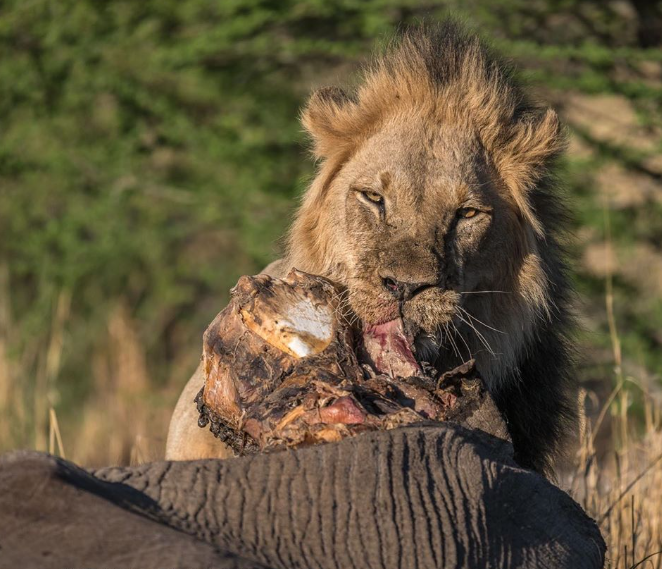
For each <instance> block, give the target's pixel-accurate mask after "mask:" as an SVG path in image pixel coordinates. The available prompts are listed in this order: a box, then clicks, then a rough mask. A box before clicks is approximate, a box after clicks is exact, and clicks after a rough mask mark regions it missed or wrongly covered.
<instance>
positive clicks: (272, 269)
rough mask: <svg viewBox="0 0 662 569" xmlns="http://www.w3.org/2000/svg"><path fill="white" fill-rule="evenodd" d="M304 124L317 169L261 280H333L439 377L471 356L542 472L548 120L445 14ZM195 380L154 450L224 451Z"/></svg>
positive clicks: (565, 310)
mask: <svg viewBox="0 0 662 569" xmlns="http://www.w3.org/2000/svg"><path fill="white" fill-rule="evenodd" d="M301 118H302V123H303V126H304V128H305V129H306V131H307V132H308V134H309V135H310V138H311V140H312V150H313V154H314V156H315V158H316V159H317V160H318V161H319V166H318V170H317V173H316V176H315V177H314V179H313V180H312V183H311V184H310V186H309V188H308V189H307V191H306V192H305V195H304V198H303V201H302V203H301V205H300V207H299V209H298V211H297V213H296V216H295V219H294V222H293V225H292V227H291V230H290V232H289V236H288V240H287V246H286V252H285V255H284V257H283V259H281V260H279V261H277V262H276V263H273V264H272V265H270V266H269V267H268V268H267V269H266V271H265V272H267V273H268V274H270V275H272V276H276V277H279V276H281V277H282V276H284V275H285V274H286V273H287V272H288V270H289V269H290V268H292V267H296V268H297V269H299V270H302V271H306V272H309V273H313V274H318V275H323V276H325V277H327V278H329V279H331V280H332V281H334V282H336V283H338V284H339V285H340V286H342V287H343V291H344V293H345V298H346V300H347V302H346V304H347V306H348V309H349V310H350V311H351V313H352V314H353V315H355V317H356V320H358V321H359V322H360V323H361V325H363V326H378V325H382V324H384V323H388V322H389V321H392V320H394V319H396V318H399V317H401V318H402V319H403V321H404V323H405V325H406V327H407V330H408V331H409V332H410V334H411V335H412V337H414V338H415V340H414V343H413V347H414V350H415V354H416V357H417V359H418V360H419V361H420V362H426V364H427V365H431V366H434V367H435V368H436V369H437V370H438V371H439V372H443V371H446V370H448V369H451V368H453V367H455V366H456V365H457V364H458V363H461V362H462V361H466V360H468V359H470V358H473V359H475V362H476V367H477V369H478V371H479V373H480V374H481V376H482V377H483V379H484V381H485V382H486V385H487V387H488V389H489V391H490V392H491V394H492V396H493V397H494V399H495V401H496V403H497V406H498V407H499V409H500V410H501V412H502V414H503V415H504V417H505V419H506V422H507V424H508V427H509V430H510V432H511V436H512V439H513V444H514V448H515V453H516V459H517V460H518V462H519V463H520V464H521V465H523V466H525V467H528V468H532V469H535V470H537V471H539V472H543V473H546V472H549V471H550V468H551V466H552V464H553V461H554V459H555V457H556V456H557V455H558V453H559V451H560V450H561V448H562V442H563V440H564V438H565V437H564V436H565V434H566V433H567V432H568V429H569V427H570V425H572V423H573V421H574V420H575V419H576V384H575V382H574V381H573V378H572V375H571V362H572V357H571V356H572V353H571V349H570V342H569V339H568V338H569V332H570V330H571V327H572V318H571V307H570V297H571V292H572V291H571V286H570V283H569V278H568V275H567V268H566V260H565V258H566V254H565V252H564V247H563V243H564V242H565V234H566V225H567V220H568V208H567V206H566V205H565V204H564V201H563V199H562V197H561V195H560V190H559V188H558V183H557V181H556V177H555V165H556V163H557V160H558V157H559V156H560V154H561V153H562V152H563V150H564V148H565V146H566V136H565V131H564V128H563V127H562V125H561V123H560V121H559V118H558V116H557V114H556V113H555V112H554V111H553V110H552V109H550V108H545V107H543V106H541V105H538V104H536V103H534V102H532V101H531V100H530V99H529V98H528V97H527V96H526V95H525V93H524V91H523V89H522V88H521V87H520V86H519V85H518V84H517V82H516V81H515V79H514V78H513V73H512V70H511V68H510V67H509V66H508V65H506V64H505V63H503V62H502V61H501V60H500V59H499V58H498V57H497V56H495V55H494V54H493V53H492V52H491V51H490V50H489V49H488V47H486V45H485V44H484V43H483V42H482V40H481V39H480V38H479V37H478V36H477V35H475V34H473V33H470V32H467V31H466V30H465V29H464V28H463V27H462V26H461V25H459V24H458V23H456V22H454V21H446V22H444V23H441V24H437V25H423V26H418V27H414V28H410V29H408V30H405V31H404V32H402V33H401V34H400V36H399V37H398V38H396V39H395V40H394V41H393V42H392V43H391V45H390V46H388V48H387V49H386V51H385V52H384V53H382V54H381V55H379V56H378V57H376V59H375V60H374V61H373V62H372V63H371V64H370V65H369V66H368V67H367V69H366V70H365V72H364V74H363V81H362V83H361V84H360V86H359V87H358V88H357V89H356V90H355V91H354V92H346V91H344V90H342V89H340V88H337V87H327V88H322V89H319V90H317V91H316V92H314V93H313V94H312V96H311V97H310V100H309V101H308V103H307V105H306V106H305V108H304V110H303V111H302V117H301ZM202 383H203V380H202V376H201V373H200V370H198V372H196V374H195V375H194V376H193V378H192V379H191V380H190V382H189V384H188V386H187V387H186V389H185V390H184V393H183V394H182V398H180V402H179V403H178V405H177V409H176V411H175V413H174V416H173V419H172V423H171V427H170V434H169V440H168V451H167V454H168V456H167V457H168V458H171V459H177V458H202V457H207V456H223V455H224V451H222V450H219V442H218V441H217V440H214V439H213V436H212V435H211V434H210V433H208V432H205V431H203V430H202V429H198V428H197V426H196V421H195V416H196V415H195V407H194V405H193V403H192V400H193V398H194V396H195V393H196V392H197V391H198V390H199V388H200V387H201V386H202Z"/></svg>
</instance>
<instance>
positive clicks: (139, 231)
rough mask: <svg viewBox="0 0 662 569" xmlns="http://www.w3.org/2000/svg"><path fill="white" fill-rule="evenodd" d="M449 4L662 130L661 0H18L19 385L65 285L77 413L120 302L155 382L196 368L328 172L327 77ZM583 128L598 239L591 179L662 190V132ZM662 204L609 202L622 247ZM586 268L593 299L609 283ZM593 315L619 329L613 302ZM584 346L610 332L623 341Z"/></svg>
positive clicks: (646, 317) (579, 86)
mask: <svg viewBox="0 0 662 569" xmlns="http://www.w3.org/2000/svg"><path fill="white" fill-rule="evenodd" d="M449 12H450V13H453V14H455V15H458V16H460V17H463V18H464V19H466V20H467V21H468V22H469V24H470V25H472V26H474V27H476V28H477V29H479V30H480V31H482V32H484V34H485V35H486V36H487V37H490V38H492V39H493V41H494V43H495V44H496V46H497V47H498V48H500V49H501V50H502V51H503V52H504V53H505V54H507V55H508V56H510V57H513V58H515V59H516V60H517V61H518V62H519V63H520V64H521V65H522V70H523V71H522V77H523V79H525V80H526V81H527V82H529V83H530V84H532V85H533V86H534V87H536V88H537V89H538V91H539V92H540V93H541V95H542V96H543V97H545V98H548V99H549V100H550V101H552V102H553V103H555V104H557V105H559V106H560V107H562V106H563V104H564V100H565V96H566V94H567V93H568V92H570V91H572V92H577V93H586V94H590V95H594V94H611V95H618V96H622V97H625V98H627V100H628V101H630V102H631V104H632V105H633V108H634V109H635V112H636V116H637V117H638V118H637V120H638V121H639V123H640V125H643V126H644V127H645V128H647V129H649V130H650V132H651V133H652V134H651V136H656V135H655V132H657V131H655V129H656V128H659V127H660V125H661V123H662V118H661V116H662V115H661V114H660V107H661V106H662V81H661V79H662V77H660V76H659V69H660V68H659V62H661V61H662V50H661V49H660V37H659V35H660V30H662V19H661V16H660V14H661V12H662V8H660V4H659V3H657V4H656V3H655V2H641V1H639V2H637V1H634V0H633V1H632V2H601V1H598V0H596V1H593V2H591V1H580V0H548V1H540V0H537V1H536V0H468V1H460V0H430V1H427V2H425V1H424V2H421V1H420V0H371V1H364V0H306V1H293V0H223V1H221V2H209V1H208V0H143V1H141V2H135V1H133V2H132V1H114V0H58V1H55V0H10V1H7V2H3V3H2V5H0V46H1V53H2V57H1V58H0V232H1V234H0V269H2V268H3V267H4V270H5V272H6V273H7V283H8V291H9V292H8V298H9V301H8V303H7V306H8V309H7V310H6V311H5V312H6V314H5V317H4V324H3V323H2V322H0V335H2V333H3V330H2V328H3V326H4V333H5V335H6V336H7V335H8V338H7V345H8V348H7V354H8V355H7V358H9V360H12V361H20V362H21V365H22V368H21V370H22V372H21V373H22V375H21V377H20V380H21V382H22V389H24V390H26V392H29V391H30V390H34V389H36V388H37V386H36V385H35V384H34V381H35V380H34V379H33V378H34V377H36V376H37V375H38V374H37V373H36V372H37V371H38V369H39V368H40V367H42V368H43V366H44V365H46V363H45V360H46V359H48V357H49V356H48V354H47V353H45V352H46V351H47V350H45V349H42V348H43V347H44V346H46V345H47V343H48V342H49V338H50V336H51V335H52V330H51V325H50V322H51V320H52V318H53V313H54V311H55V310H56V304H57V299H58V298H61V295H62V294H63V291H64V292H65V293H66V294H67V295H68V296H70V298H71V310H70V312H69V313H68V316H67V321H66V324H65V325H64V340H63V342H62V348H61V351H62V353H61V357H60V358H59V359H58V365H57V373H55V377H56V379H57V382H56V381H55V380H53V381H52V383H53V385H51V386H50V388H49V393H48V396H49V400H50V402H51V404H52V405H54V406H57V408H58V409H59V412H60V414H61V415H62V416H63V417H64V420H63V422H64V423H65V424H67V423H70V424H75V422H76V417H77V409H78V408H79V407H80V405H82V404H84V401H85V400H86V398H87V397H89V396H90V393H91V391H92V390H93V389H94V380H93V378H94V377H95V371H94V369H93V361H94V357H93V356H94V354H97V353H100V352H103V351H104V349H105V346H106V344H107V343H108V321H109V318H110V314H111V312H112V311H113V310H115V309H116V307H117V306H118V305H119V304H121V306H123V307H126V308H127V310H128V313H129V314H130V315H131V318H132V322H133V323H134V325H135V327H136V329H137V335H138V337H139V338H140V342H141V344H142V347H143V349H144V353H145V357H146V362H147V367H148V370H149V375H150V381H151V382H152V384H153V387H154V388H155V389H156V388H158V387H159V386H164V385H168V384H169V383H170V382H174V384H175V385H176V386H179V385H181V384H183V382H184V381H185V379H186V377H185V372H186V371H188V370H190V369H191V368H192V366H194V365H195V362H196V359H197V356H198V353H199V348H200V338H201V333H202V331H203V330H204V328H205V326H206V324H207V323H208V322H209V321H210V320H211V318H212V317H213V316H214V314H215V313H216V312H217V311H218V310H219V309H220V308H221V307H222V305H223V304H224V302H225V301H226V300H227V294H228V290H229V288H230V287H231V286H232V285H233V284H234V283H235V282H236V280H237V278H238V277H239V276H240V275H241V274H245V273H255V272H257V271H258V270H259V269H260V268H261V267H263V266H264V265H265V264H266V263H268V262H269V261H270V260H273V259H274V258H275V257H276V256H277V254H278V250H279V245H278V238H279V236H281V235H282V234H283V233H284V231H285V230H286V227H287V225H288V222H289V219H290V217H291V214H292V211H293V208H294V207H295V204H296V196H297V195H299V194H300V192H301V191H302V189H303V188H304V187H305V184H306V180H307V179H308V178H309V176H310V174H311V172H312V167H313V164H312V163H311V161H310V160H308V159H307V152H306V148H305V143H304V142H305V141H304V137H303V133H302V132H301V128H300V126H299V124H298V121H297V114H298V109H299V108H300V106H301V104H302V102H303V101H304V100H305V97H306V96H307V94H308V93H309V91H310V89H311V88H312V87H314V86H318V85H321V84H333V83H337V82H340V81H344V80H346V79H347V78H348V75H349V73H350V72H351V71H352V70H354V69H355V68H356V66H357V65H358V63H359V62H360V61H361V60H362V59H364V58H365V57H366V56H367V55H368V54H369V53H370V51H371V50H372V48H373V46H374V44H375V41H377V42H378V43H383V42H384V41H386V40H387V39H388V37H389V36H390V35H391V34H392V33H393V32H394V31H395V30H396V29H397V27H398V26H399V25H401V24H406V23H411V22H415V21H417V20H419V19H421V18H433V19H434V18H437V17H442V16H444V15H446V14H447V13H449ZM658 24H659V25H658ZM644 63H645V64H649V65H651V64H652V65H658V67H656V68H655V69H657V73H658V75H656V76H655V77H653V78H652V79H651V77H650V73H649V74H648V75H646V73H644V72H643V71H641V69H640V66H641V65H643V64H644ZM653 73H655V71H654V72H653ZM576 133H577V136H578V137H579V138H581V140H582V141H583V142H584V143H585V144H586V145H588V146H590V147H591V151H590V155H589V156H583V157H579V158H575V157H571V158H570V159H569V160H568V161H567V164H566V170H567V171H566V179H567V181H568V186H569V187H570V189H571V190H572V193H573V194H574V197H575V199H576V202H575V203H576V204H577V205H576V209H577V218H578V226H577V227H578V230H579V229H581V228H584V227H588V228H593V229H594V230H595V231H594V232H593V233H592V235H593V236H594V237H592V239H598V238H596V237H595V235H598V237H599V239H602V238H603V227H604V216H603V206H602V203H601V201H600V199H599V196H598V193H597V192H596V191H595V182H594V176H595V175H596V174H597V173H598V172H599V171H600V169H601V168H602V167H603V166H604V165H605V164H607V163H618V164H620V165H622V166H623V167H624V168H627V169H628V170H631V171H634V172H637V173H639V174H640V175H642V176H647V177H649V178H650V179H651V180H653V182H654V183H657V184H658V191H659V183H660V180H661V179H662V173H661V171H662V168H661V169H660V170H655V169H653V168H652V167H650V166H647V160H650V159H651V157H653V158H654V156H655V155H656V154H659V152H660V144H659V137H658V138H657V142H656V143H655V144H653V146H652V147H647V148H646V149H643V150H642V149H641V148H638V147H630V146H628V145H627V144H626V145H619V144H616V143H614V142H613V141H612V142H610V141H607V142H605V141H604V140H600V139H594V138H592V133H591V132H590V129H587V130H584V131H582V130H581V128H577V129H576ZM658 197H659V196H658ZM661 203H662V200H660V199H653V200H652V201H651V203H650V204H648V203H647V204H646V207H640V206H638V207H635V208H632V207H630V208H621V209H618V210H617V211H616V210H614V211H611V212H610V216H611V224H612V232H613V235H614V240H615V242H616V243H617V244H618V245H619V246H623V247H628V246H630V245H632V244H634V243H639V242H642V241H645V242H647V243H648V244H649V245H650V246H651V247H652V248H656V250H657V251H658V252H660V247H661V246H662V245H661V243H662V215H661V214H662V206H661V205H660V204H661ZM581 245H582V243H580V248H579V249H578V251H577V253H578V255H581V254H582V251H581ZM578 274H579V276H578V284H579V286H580V292H581V293H582V294H584V295H586V297H587V298H588V301H587V305H588V307H589V308H588V309H587V313H589V314H595V313H597V312H599V308H597V307H601V306H603V302H604V301H603V295H604V284H603V280H602V279H601V278H598V277H596V276H595V275H591V274H586V273H582V272H581V270H580V271H579V273H578ZM616 285H617V294H618V299H617V307H619V308H618V309H619V315H618V316H619V319H620V320H621V322H622V324H623V330H622V331H623V332H624V334H623V338H624V340H623V341H624V342H625V343H626V344H627V346H628V347H629V348H631V349H632V352H631V353H633V354H635V357H636V358H637V360H638V361H641V362H642V365H644V366H645V368H646V369H647V370H648V371H650V372H651V373H652V374H655V373H656V372H657V373H659V371H660V369H662V356H660V355H659V354H660V353H662V350H660V347H661V346H662V337H661V336H660V332H659V330H660V329H662V304H661V303H660V301H659V298H657V299H656V298H644V297H638V298H636V299H635V298H634V297H635V296H637V294H639V292H637V290H636V288H635V289H633V288H632V287H633V285H632V283H629V282H625V281H623V282H621V281H618V279H617V282H616ZM591 307H592V308H591ZM596 322H597V323H596V329H597V330H598V331H602V332H604V331H606V322H605V321H604V319H603V318H600V317H597V316H596ZM8 330H10V333H9V332H8ZM595 331H596V330H593V332H595ZM585 343H586V346H588V347H591V346H593V347H597V348H600V347H601V346H602V345H604V346H607V345H608V337H607V336H606V335H605V334H602V335H600V336H590V337H588V339H587V340H586V341H585ZM177 374H180V375H177ZM174 375H177V377H174ZM175 392H176V390H175ZM168 402H169V403H170V402H171V400H168ZM17 444H26V443H25V442H24V441H23V442H19V443H17ZM0 446H2V444H1V442H0Z"/></svg>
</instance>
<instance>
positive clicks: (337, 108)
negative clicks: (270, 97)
mask: <svg viewBox="0 0 662 569" xmlns="http://www.w3.org/2000/svg"><path fill="white" fill-rule="evenodd" d="M354 106H355V103H354V101H353V100H352V99H351V98H350V97H349V95H347V94H346V93H345V92H344V91H343V90H342V89H339V88H338V87H323V88H321V89H318V90H317V91H315V92H314V93H313V94H312V95H311V97H310V99H309V101H308V104H307V105H306V107H305V108H304V109H303V112H302V113H301V123H302V124H303V126H304V128H305V129H306V130H307V131H308V133H309V134H310V136H311V137H312V140H313V153H314V154H315V156H317V157H318V158H329V157H330V156H331V155H333V154H336V153H344V152H346V151H347V150H348V148H349V147H350V146H351V145H352V141H353V137H352V110H353V108H354Z"/></svg>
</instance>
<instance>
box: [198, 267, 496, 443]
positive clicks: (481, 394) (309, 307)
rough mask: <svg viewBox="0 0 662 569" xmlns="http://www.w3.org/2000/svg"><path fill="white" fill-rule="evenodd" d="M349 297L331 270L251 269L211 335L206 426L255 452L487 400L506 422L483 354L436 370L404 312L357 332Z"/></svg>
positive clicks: (448, 414) (203, 399)
mask: <svg viewBox="0 0 662 569" xmlns="http://www.w3.org/2000/svg"><path fill="white" fill-rule="evenodd" d="M339 304H340V298H339V294H338V292H337V290H336V289H335V287H334V285H333V284H332V283H331V282H329V281H328V280H326V279H324V278H322V277H318V276H313V275H308V274H306V273H302V272H300V271H296V270H293V271H292V272H291V273H290V274H289V275H288V276H287V278H285V279H283V280H281V279H274V278H271V277H269V276H266V275H258V276H255V277H246V276H245V277H242V278H241V279H240V280H239V282H238V283H237V285H236V286H235V288H234V289H233V290H232V299H231V301H230V304H229V305H228V306H227V307H226V308H225V310H223V311H222V312H221V313H219V314H218V316H216V318H215V319H214V321H213V322H212V323H211V324H210V326H209V327H208V328H207V330H206V332H205V335H204V345H203V364H204V374H205V385H204V387H203V389H202V390H201V391H200V393H199V394H198V397H197V398H196V403H197V406H198V411H199V412H200V420H199V425H200V426H201V427H205V426H207V425H208V424H209V425H210V429H211V431H212V433H214V434H215V435H216V436H217V437H219V439H221V440H222V441H223V442H225V443H226V444H228V445H229V446H230V447H231V448H232V449H233V450H234V451H235V453H236V454H245V453H248V452H254V451H271V450H278V449H284V448H287V447H297V446H300V445H307V444H317V443H321V442H332V441H338V440H340V439H342V438H344V437H348V436H352V435H355V434H357V433H361V432H365V431H370V430H384V429H391V428H394V427H397V426H400V425H406V424H410V423H417V422H421V421H448V420H450V421H465V420H467V418H469V417H471V416H472V414H473V412H474V411H475V410H477V409H478V408H479V407H481V406H482V407H484V406H485V405H488V406H489V407H490V409H491V410H492V411H491V412H493V414H494V415H495V420H496V421H497V422H498V421H500V418H499V417H498V413H496V411H495V409H494V405H493V404H492V402H491V400H490V399H489V396H488V395H487V393H486V392H485V390H484V389H483V386H482V382H481V381H480V379H479V378H478V377H477V375H476V373H475V370H474V366H473V362H467V363H465V364H463V366H460V367H459V368H457V369H455V370H453V371H451V372H448V373H446V374H444V375H443V376H441V377H430V376H427V375H426V374H425V373H424V372H423V371H422V369H421V367H420V366H419V365H418V363H417V362H416V359H415V357H414V354H413V353H412V350H411V348H410V346H411V341H410V339H409V338H407V336H406V334H405V332H404V328H403V326H402V322H401V321H400V320H395V321H392V322H387V323H385V324H381V325H378V326H373V327H370V328H367V329H365V330H364V331H363V333H362V334H361V337H360V338H356V337H355V336H356V335H357V334H356V333H355V332H354V331H353V330H352V328H351V327H350V326H349V324H348V323H347V322H346V321H345V319H344V318H343V316H342V314H341V311H340V306H339ZM357 340H360V341H359V342H357ZM357 343H358V344H360V345H361V346H362V349H361V353H362V354H363V355H362V357H361V361H359V358H358V357H357V354H356V350H355V346H356V345H357ZM502 430H505V429H502Z"/></svg>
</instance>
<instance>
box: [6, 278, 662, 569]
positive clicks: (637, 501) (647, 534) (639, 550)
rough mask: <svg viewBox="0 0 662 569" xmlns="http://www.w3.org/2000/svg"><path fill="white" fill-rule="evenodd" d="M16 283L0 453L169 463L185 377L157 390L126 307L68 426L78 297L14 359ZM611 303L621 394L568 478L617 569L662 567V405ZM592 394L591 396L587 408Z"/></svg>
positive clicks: (65, 297) (592, 427) (582, 434)
mask: <svg viewBox="0 0 662 569" xmlns="http://www.w3.org/2000/svg"><path fill="white" fill-rule="evenodd" d="M7 280H8V279H7V268H6V267H2V266H0V452H1V451H6V450H9V449H12V448H34V449H37V450H42V451H49V452H51V453H54V454H58V455H61V456H65V457H66V458H68V459H71V460H74V461H75V462H77V463H79V464H82V465H87V466H96V465H102V464H136V463H141V462H147V461H150V460H155V459H159V458H161V457H162V455H163V447H164V442H165V434H166V432H167V426H168V420H169V415H170V412H171V410H172V408H173V406H174V403H175V400H176V398H177V396H178V392H179V390H180V389H181V387H182V385H181V382H183V381H184V380H185V379H186V377H185V376H182V377H180V378H179V380H178V381H175V380H173V381H172V382H171V384H170V385H167V386H165V387H162V388H159V389H156V388H154V386H153V382H152V381H151V379H150V377H149V373H148V368H147V365H146V361H145V350H144V348H143V346H141V344H140V341H139V338H138V334H137V333H136V325H135V322H134V321H133V320H132V318H131V315H130V314H129V311H128V310H127V308H126V306H125V305H124V303H123V302H122V301H121V300H120V301H118V302H117V304H116V307H115V309H114V310H113V311H112V312H111V314H110V318H109V321H108V324H107V334H108V337H107V341H106V342H105V343H104V349H103V350H102V351H99V352H97V353H95V354H93V355H92V356H91V357H92V358H93V366H92V367H93V377H92V378H91V380H92V382H93V385H94V389H93V395H92V396H91V397H89V398H88V399H87V400H86V401H85V403H84V404H83V405H81V406H80V408H79V411H78V412H77V413H76V414H74V415H72V416H68V417H66V420H64V419H65V418H64V417H60V416H59V415H58V401H59V399H58V382H59V381H63V380H64V378H62V377H61V373H60V371H61V370H60V361H61V356H62V351H63V349H64V343H65V341H66V334H65V333H64V332H65V330H66V324H67V318H68V316H69V307H70V304H71V301H72V299H71V296H70V295H69V294H68V293H67V291H62V292H61V293H60V294H59V295H58V296H57V298H56V301H55V302H54V307H53V314H52V319H51V322H49V323H48V334H47V341H46V342H45V343H44V342H43V341H42V340H40V342H39V343H38V344H37V343H35V344H33V345H31V344H27V345H25V346H23V347H22V351H21V353H19V354H15V353H13V354H12V353H10V343H9V339H10V337H11V333H12V329H13V321H12V315H11V310H10V306H11V304H10V300H11V299H10V296H9V289H8V286H7ZM606 301H607V302H606V305H607V306H606V308H607V313H608V320H609V326H610V334H611V339H612V348H613V358H614V378H613V379H614V382H615V385H616V387H615V388H614V390H613V391H612V393H611V395H610V396H609V397H608V398H607V399H606V400H605V401H604V402H602V404H601V408H602V411H601V412H600V413H599V414H598V416H597V417H596V418H595V419H593V420H589V419H588V418H586V416H585V415H584V418H583V420H582V421H581V422H580V427H579V433H578V441H579V443H578V445H577V452H576V455H575V457H574V461H573V463H572V466H571V467H570V468H568V467H566V468H564V470H563V472H560V473H559V480H560V484H561V486H562V487H563V488H565V489H566V490H567V491H568V492H569V493H570V494H571V495H572V496H573V497H574V498H575V499H576V500H577V501H578V502H579V503H580V504H582V506H583V507H584V508H585V509H586V511H587V512H588V513H589V514H590V515H591V516H592V517H593V518H594V519H595V520H596V521H597V522H598V524H599V525H600V528H601V530H602V533H603V535H604V537H605V540H606V541H607V544H608V548H609V549H608V565H607V566H608V567H612V568H614V569H634V568H638V567H641V568H652V569H656V568H657V569H662V554H661V553H660V552H662V405H661V404H660V403H659V402H656V401H655V400H654V398H653V396H652V395H651V394H649V393H647V392H646V390H645V389H644V387H643V386H642V385H640V384H639V383H638V382H637V381H636V378H632V377H628V376H625V375H624V374H623V371H622V361H621V359H622V355H621V346H620V341H619V337H618V332H617V329H616V323H615V321H614V316H613V296H612V294H611V281H610V279H609V278H608V280H607V292H606ZM176 376H177V374H173V377H176ZM642 395H643V397H642ZM591 397H592V395H591V394H590V393H587V392H585V391H584V392H582V397H581V401H580V403H581V405H580V408H582V409H584V408H585V402H586V401H587V400H589V399H590V398H591ZM635 399H638V400H641V401H643V405H642V406H643V412H639V413H635V412H633V402H634V401H635ZM642 415H643V417H642ZM604 432H610V433H611V435H610V438H608V443H605V442H604V437H600V439H598V434H599V433H604ZM598 440H600V442H599V444H598Z"/></svg>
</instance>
